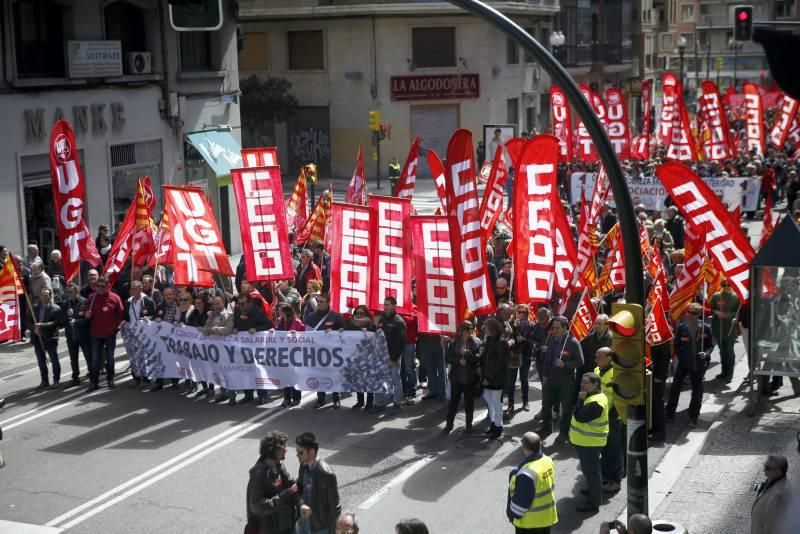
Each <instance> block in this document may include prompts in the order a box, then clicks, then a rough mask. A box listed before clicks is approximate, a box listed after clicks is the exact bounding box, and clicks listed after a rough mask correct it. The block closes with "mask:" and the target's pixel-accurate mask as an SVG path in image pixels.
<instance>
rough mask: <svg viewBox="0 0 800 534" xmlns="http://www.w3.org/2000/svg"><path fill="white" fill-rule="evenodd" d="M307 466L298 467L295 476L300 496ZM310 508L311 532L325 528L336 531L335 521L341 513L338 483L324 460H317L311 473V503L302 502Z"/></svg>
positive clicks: (301, 502) (334, 474)
mask: <svg viewBox="0 0 800 534" xmlns="http://www.w3.org/2000/svg"><path fill="white" fill-rule="evenodd" d="M307 469H308V466H307V465H306V464H301V465H300V473H299V474H298V475H297V484H298V485H299V486H300V487H301V489H300V495H302V484H303V475H305V472H306V470H307ZM300 504H307V505H308V506H310V507H311V530H312V531H317V530H322V529H323V528H327V529H328V530H329V531H330V532H334V531H335V530H336V519H337V518H338V517H339V514H340V513H341V512H342V506H341V504H340V503H339V483H338V482H337V481H336V473H334V472H333V470H332V469H331V468H330V466H328V464H327V463H325V461H324V460H317V466H316V468H315V469H314V470H313V471H312V472H311V502H303V501H302V498H301V499H300Z"/></svg>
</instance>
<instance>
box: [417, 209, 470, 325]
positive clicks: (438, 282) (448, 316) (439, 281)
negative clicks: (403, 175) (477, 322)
mask: <svg viewBox="0 0 800 534" xmlns="http://www.w3.org/2000/svg"><path fill="white" fill-rule="evenodd" d="M410 221H411V236H412V241H413V243H414V269H415V274H416V281H417V328H418V331H419V332H420V333H423V334H442V335H453V334H455V333H456V328H457V327H458V322H459V321H458V313H457V312H456V300H457V295H458V292H457V291H456V279H455V269H454V262H453V251H452V248H451V245H450V228H449V224H448V221H447V217H445V216H432V215H424V216H412V217H410Z"/></svg>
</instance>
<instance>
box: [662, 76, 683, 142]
mask: <svg viewBox="0 0 800 534" xmlns="http://www.w3.org/2000/svg"><path fill="white" fill-rule="evenodd" d="M679 85H680V84H679V83H678V78H677V76H675V75H674V74H672V73H671V72H665V73H664V74H662V75H661V120H660V121H659V122H658V138H659V140H660V141H661V142H662V143H664V144H669V143H670V142H671V141H672V124H673V117H674V115H675V111H676V110H677V105H678V95H679V94H680V87H679Z"/></svg>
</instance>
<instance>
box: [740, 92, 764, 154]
mask: <svg viewBox="0 0 800 534" xmlns="http://www.w3.org/2000/svg"><path fill="white" fill-rule="evenodd" d="M759 99H760V98H759V96H757V95H753V94H749V93H745V95H744V106H745V118H746V119H747V150H748V151H750V150H755V151H756V153H757V154H761V110H760V109H759V108H760V106H759Z"/></svg>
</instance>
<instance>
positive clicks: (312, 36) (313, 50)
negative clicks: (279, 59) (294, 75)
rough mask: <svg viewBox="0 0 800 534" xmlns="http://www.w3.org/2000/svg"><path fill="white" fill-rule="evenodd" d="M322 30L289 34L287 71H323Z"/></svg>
mask: <svg viewBox="0 0 800 534" xmlns="http://www.w3.org/2000/svg"><path fill="white" fill-rule="evenodd" d="M324 68H325V50H324V42H323V36H322V30H313V31H300V32H289V70H323V69H324Z"/></svg>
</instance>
